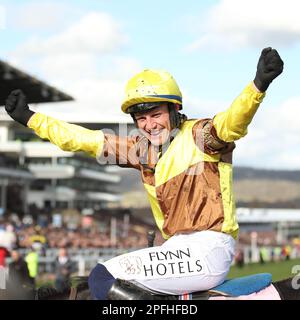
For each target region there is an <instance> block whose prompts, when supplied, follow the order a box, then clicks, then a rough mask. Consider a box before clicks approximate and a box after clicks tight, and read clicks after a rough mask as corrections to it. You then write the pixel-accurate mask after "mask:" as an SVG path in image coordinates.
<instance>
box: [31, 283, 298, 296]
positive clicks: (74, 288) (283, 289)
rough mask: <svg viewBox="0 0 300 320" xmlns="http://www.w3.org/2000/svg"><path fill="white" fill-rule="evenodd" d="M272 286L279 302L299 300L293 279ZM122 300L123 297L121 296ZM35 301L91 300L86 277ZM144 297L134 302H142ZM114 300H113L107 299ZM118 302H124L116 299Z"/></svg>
mask: <svg viewBox="0 0 300 320" xmlns="http://www.w3.org/2000/svg"><path fill="white" fill-rule="evenodd" d="M272 284H273V286H274V287H275V289H276V290H277V292H278V293H279V296H280V298H281V300H300V288H295V286H294V285H293V278H287V279H284V280H280V281H275V282H272ZM214 295H215V294H214ZM210 296H211V295H210V293H209V292H207V291H202V292H196V293H193V298H192V300H208V299H209V297H210ZM123 298H124V296H123ZM35 299H37V300H93V298H92V296H91V294H90V291H89V288H88V283H87V277H74V278H72V281H71V287H70V289H67V290H66V291H64V292H57V291H56V290H55V289H53V288H49V287H41V288H39V289H38V290H37V291H36V294H35ZM144 299H145V297H143V298H141V299H136V300H144ZM146 299H147V300H178V296H172V295H157V294H152V293H150V292H149V293H148V296H147V298H146ZM108 300H114V299H108ZM118 300H126V298H124V299H121V298H120V299H118Z"/></svg>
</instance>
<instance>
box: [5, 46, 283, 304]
mask: <svg viewBox="0 0 300 320" xmlns="http://www.w3.org/2000/svg"><path fill="white" fill-rule="evenodd" d="M282 71H283V61H282V60H281V58H280V56H279V54H278V52H277V51H276V50H275V49H272V48H265V49H263V51H262V53H261V56H260V58H259V61H258V65H257V71H256V75H255V79H254V81H252V82H251V83H249V84H248V85H247V86H246V88H245V89H244V90H243V91H242V93H241V94H240V95H239V96H238V97H237V98H236V99H235V100H234V101H233V103H232V105H231V106H230V107H229V109H228V110H226V111H225V112H220V113H218V114H216V115H215V116H214V117H213V118H203V119H187V117H186V116H185V115H184V114H182V113H180V112H179V111H180V110H182V94H181V92H180V89H179V87H178V85H177V83H176V81H175V80H174V78H173V77H172V76H171V75H170V74H169V73H168V72H165V71H158V70H149V69H147V70H144V71H142V72H141V73H139V74H137V75H135V76H134V77H133V78H132V79H130V80H129V82H128V84H127V86H126V94H125V99H124V102H123V103H122V111H123V112H125V113H127V114H130V115H131V116H132V118H133V120H134V122H135V124H136V127H137V128H138V134H137V135H134V136H128V137H121V136H116V135H113V134H106V133H104V132H102V131H101V130H88V129H86V128H83V127H80V126H77V125H73V124H69V123H66V122H63V121H59V120H57V119H54V118H52V117H49V116H46V115H43V114H41V113H35V112H33V111H31V110H30V109H29V107H28V105H27V104H26V97H25V95H24V94H23V93H22V92H21V91H20V90H15V91H13V92H12V93H11V94H10V95H9V97H8V99H7V102H6V106H5V108H6V111H7V112H8V114H9V115H10V116H11V117H12V118H13V119H14V120H16V121H18V122H20V123H22V124H23V125H25V126H27V127H29V128H31V129H33V130H34V131H35V132H36V134H37V135H39V136H40V137H41V138H43V139H48V140H50V141H51V142H52V143H54V144H56V145H57V146H59V147H60V148H61V149H63V150H66V151H85V152H87V153H89V154H90V155H92V156H94V157H96V158H97V159H98V161H103V163H112V164H118V165H120V166H122V167H124V166H125V167H130V168H135V169H137V170H139V171H140V172H141V178H142V182H143V184H144V187H145V189H146V191H147V194H148V198H149V202H150V205H151V208H152V212H153V215H154V218H155V221H156V224H157V227H158V228H159V230H160V231H161V233H162V235H163V237H164V238H165V239H166V241H165V242H164V243H163V244H162V245H161V246H156V247H152V248H146V249H141V250H137V251H134V252H131V253H127V254H123V255H120V256H117V257H114V258H112V259H110V260H108V261H106V262H104V263H98V264H97V265H96V267H95V268H94V269H93V270H92V271H91V273H90V276H89V287H90V290H91V294H92V296H93V297H94V298H95V299H108V298H114V299H125V298H126V299H137V298H138V297H141V296H142V297H144V298H145V299H147V298H150V296H148V295H147V292H148V291H149V290H150V291H153V292H156V293H162V294H171V295H181V294H184V293H191V292H195V291H203V290H207V289H210V288H212V287H215V286H217V285H218V284H220V283H222V282H223V281H224V280H225V278H226V275H227V273H228V271H229V268H230V265H231V263H232V260H233V257H234V248H235V239H236V238H237V235H238V223H237V221H236V216H235V204H234V199H233V194H232V152H233V150H234V148H235V144H234V141H235V140H238V139H240V138H242V137H244V136H245V135H246V134H247V127H248V125H249V124H250V122H251V121H252V118H253V116H254V115H255V113H256V111H257V109H258V107H259V105H260V103H261V102H262V100H263V98H264V96H265V91H266V90H267V88H268V86H269V85H270V83H271V82H272V81H273V80H274V79H275V78H276V77H277V76H278V75H279V74H281V72H282ZM145 288H147V290H144V289H145Z"/></svg>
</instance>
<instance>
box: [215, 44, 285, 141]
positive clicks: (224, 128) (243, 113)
mask: <svg viewBox="0 0 300 320" xmlns="http://www.w3.org/2000/svg"><path fill="white" fill-rule="evenodd" d="M282 71H283V61H282V60H281V58H280V56H279V54H278V52H277V51H276V50H275V49H271V48H265V49H263V50H262V53H261V56H260V58H259V61H258V64H257V72H256V75H255V79H254V81H253V82H251V83H250V84H249V85H248V86H247V87H246V88H245V89H244V91H243V92H242V93H241V94H240V95H239V96H238V97H237V98H236V99H235V100H234V102H233V103H232V105H231V106H230V108H229V109H228V110H227V111H225V112H220V113H218V114H217V115H216V116H215V117H214V119H213V125H214V127H215V129H216V134H217V136H218V137H219V138H220V139H221V140H223V141H226V142H232V141H235V140H238V139H240V138H242V137H244V136H245V135H246V134H247V127H248V125H249V124H250V122H251V121H252V118H253V117H254V115H255V113H256V111H257V109H258V107H259V105H260V103H261V102H262V100H263V98H264V96H265V91H266V90H267V88H268V87H269V85H270V83H271V82H272V81H273V80H274V79H275V78H276V77H277V76H278V75H280V74H281V73H282Z"/></svg>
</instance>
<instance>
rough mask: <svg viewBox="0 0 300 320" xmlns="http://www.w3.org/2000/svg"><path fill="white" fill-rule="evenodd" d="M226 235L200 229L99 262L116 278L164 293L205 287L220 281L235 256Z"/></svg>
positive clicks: (232, 246) (194, 290)
mask: <svg viewBox="0 0 300 320" xmlns="http://www.w3.org/2000/svg"><path fill="white" fill-rule="evenodd" d="M234 247H235V240H234V239H233V238H232V237H231V236H230V235H228V234H225V233H221V232H215V231H199V232H193V233H191V234H176V235H174V236H173V237H171V238H170V239H168V240H167V241H166V242H165V243H163V245H161V246H157V247H152V248H146V249H141V250H137V251H133V252H130V253H126V254H123V255H120V256H117V257H114V258H112V259H110V260H108V261H106V262H104V263H102V262H101V263H102V264H103V265H104V266H105V267H106V268H107V270H108V271H109V272H110V273H111V274H112V275H113V277H115V278H119V279H124V280H134V282H135V283H136V284H140V285H142V286H145V287H147V288H148V289H150V290H152V291H155V292H161V293H166V294H175V295H179V294H184V293H191V292H196V291H202V290H207V289H210V288H213V287H215V286H217V285H218V284H220V283H222V282H223V281H224V280H225V278H226V275H227V273H228V271H229V268H230V265H231V263H232V260H233V257H234Z"/></svg>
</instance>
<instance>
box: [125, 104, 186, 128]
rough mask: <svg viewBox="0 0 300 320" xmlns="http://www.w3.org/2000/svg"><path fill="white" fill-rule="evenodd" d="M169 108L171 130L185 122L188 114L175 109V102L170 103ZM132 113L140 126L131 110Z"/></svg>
mask: <svg viewBox="0 0 300 320" xmlns="http://www.w3.org/2000/svg"><path fill="white" fill-rule="evenodd" d="M168 109H169V117H170V125H171V130H173V129H176V128H179V127H180V126H181V125H182V124H183V122H184V121H186V120H187V116H186V115H185V114H182V113H179V112H178V111H177V110H176V109H175V105H174V104H173V103H168ZM130 115H131V117H132V119H133V121H134V124H135V127H136V128H138V125H137V121H136V120H135V116H134V113H133V112H131V113H130Z"/></svg>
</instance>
